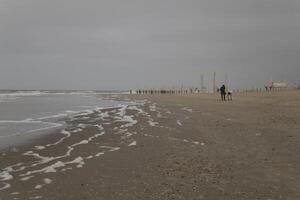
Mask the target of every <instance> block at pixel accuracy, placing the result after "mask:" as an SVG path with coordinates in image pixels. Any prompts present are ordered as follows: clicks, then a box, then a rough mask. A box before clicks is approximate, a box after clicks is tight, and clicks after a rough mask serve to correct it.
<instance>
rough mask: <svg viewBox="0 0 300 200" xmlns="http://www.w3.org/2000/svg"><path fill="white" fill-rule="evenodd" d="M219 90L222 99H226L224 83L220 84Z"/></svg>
mask: <svg viewBox="0 0 300 200" xmlns="http://www.w3.org/2000/svg"><path fill="white" fill-rule="evenodd" d="M220 92H221V99H222V101H226V87H225V85H222V87H221V88H220Z"/></svg>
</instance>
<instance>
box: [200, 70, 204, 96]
mask: <svg viewBox="0 0 300 200" xmlns="http://www.w3.org/2000/svg"><path fill="white" fill-rule="evenodd" d="M200 78H201V86H200V87H201V88H200V90H201V91H202V92H203V91H204V76H203V74H201V76H200Z"/></svg>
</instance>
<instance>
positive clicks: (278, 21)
mask: <svg viewBox="0 0 300 200" xmlns="http://www.w3.org/2000/svg"><path fill="white" fill-rule="evenodd" d="M0 13H1V14H0V71H1V73H0V87H1V88H21V89H25V88H32V89H40V88H44V89H126V88H135V87H159V86H169V85H177V86H180V85H181V84H184V85H187V86H191V85H195V86H197V85H199V83H200V80H199V79H200V74H201V73H202V74H204V75H205V79H206V85H208V86H210V87H211V79H212V73H213V71H216V72H217V74H218V80H219V82H220V83H221V82H222V81H223V79H224V75H225V74H226V73H227V74H228V76H229V78H230V83H231V86H232V87H235V88H243V87H252V86H263V84H264V83H265V81H266V80H267V79H269V78H270V77H273V79H274V80H277V81H281V80H285V81H288V82H290V83H294V82H299V76H300V68H299V61H300V58H299V56H298V55H299V53H300V40H299V31H300V22H299V20H298V19H300V2H299V1H297V0H294V1H293V0H286V1H281V0H184V1H183V0H181V1H179V0H151V1H149V0H147V1H143V0H127V1H121V0H98V1H96V0H86V1H79V0H26V1H18V0H1V1H0Z"/></svg>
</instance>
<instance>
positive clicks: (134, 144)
mask: <svg viewBox="0 0 300 200" xmlns="http://www.w3.org/2000/svg"><path fill="white" fill-rule="evenodd" d="M128 146H129V147H131V146H136V141H133V142H131V143H130V144H129V145H128Z"/></svg>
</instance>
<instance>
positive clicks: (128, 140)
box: [0, 91, 300, 200]
mask: <svg viewBox="0 0 300 200" xmlns="http://www.w3.org/2000/svg"><path fill="white" fill-rule="evenodd" d="M127 98H130V99H131V100H132V101H138V102H137V103H135V104H132V105H131V106H122V107H118V108H114V109H108V110H97V111H95V112H94V113H90V114H87V115H81V116H77V117H76V118H73V119H69V120H67V122H66V127H65V128H64V130H59V131H58V132H57V133H53V134H51V135H48V136H43V137H42V138H40V139H37V140H35V141H32V143H30V144H27V145H24V146H21V147H19V148H18V149H17V151H14V152H11V151H7V152H4V151H2V152H1V154H0V160H1V162H0V169H2V171H0V188H2V190H0V199H1V200H9V199H49V200H50V199H51V200H54V199H55V200H57V199H64V200H65V199H66V200H68V199H70V200H71V199H72V200H73V199H97V200H98V199H99V200H110V199H118V200H119V199H120V200H126V199H128V200H133V199H153V200H154V199H155V200H156V199H161V200H165V199H185V200H186V199H192V200H194V199H195V200H196V199H204V200H206V199H209V200H210V199H211V200H216V199H224V200H235V199H236V200H240V199H249V200H253V199H266V200H268V199H272V200H275V199H289V200H290V199H292V200H294V199H295V200H296V199H297V200H298V199H300V158H299V152H300V134H299V130H300V122H299V121H300V92H299V91H294V92H273V93H247V94H238V95H236V94H235V95H234V100H233V101H230V102H221V101H220V100H219V97H218V96H215V95H207V94H203V95H182V96H181V95H153V96H135V95H132V96H128V97H127Z"/></svg>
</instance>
